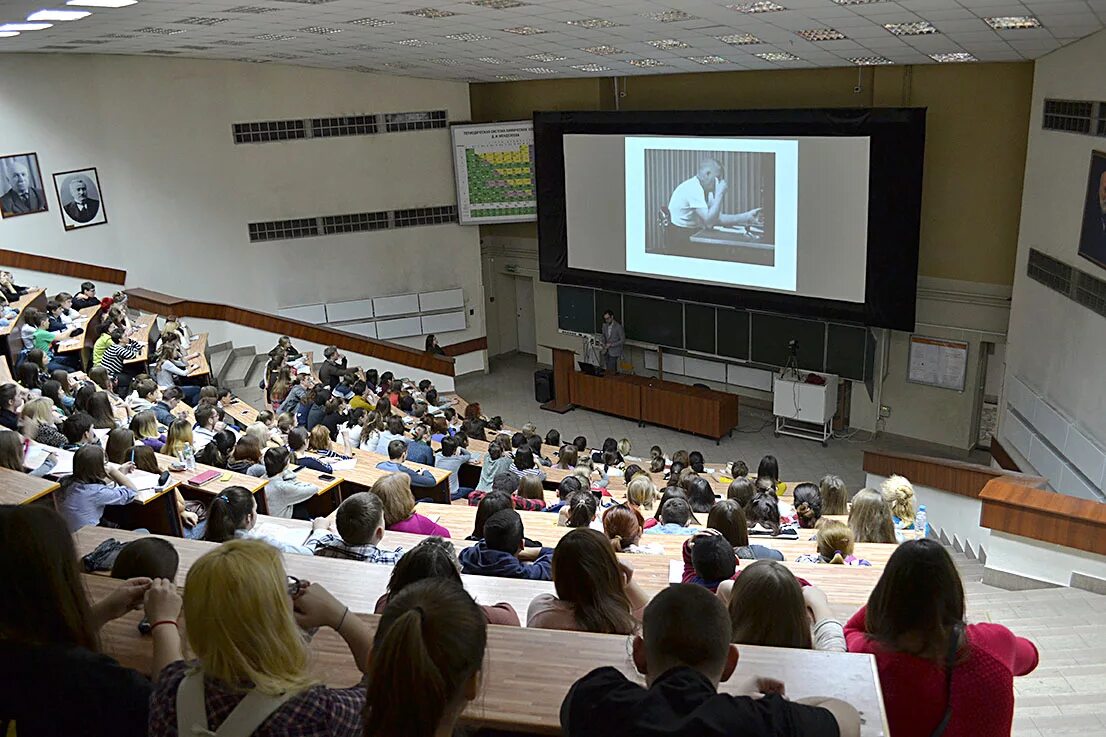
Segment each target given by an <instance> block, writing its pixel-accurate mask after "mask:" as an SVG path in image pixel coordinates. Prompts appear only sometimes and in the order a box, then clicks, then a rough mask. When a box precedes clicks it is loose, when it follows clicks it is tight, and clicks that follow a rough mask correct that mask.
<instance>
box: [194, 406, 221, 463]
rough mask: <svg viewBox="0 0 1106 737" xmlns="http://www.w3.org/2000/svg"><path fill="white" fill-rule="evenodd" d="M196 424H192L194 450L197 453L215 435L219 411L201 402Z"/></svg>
mask: <svg viewBox="0 0 1106 737" xmlns="http://www.w3.org/2000/svg"><path fill="white" fill-rule="evenodd" d="M195 414H196V424H195V425H193V426H192V437H193V450H195V451H196V452H197V453H198V452H200V451H201V450H203V448H204V446H205V445H207V444H208V443H210V442H211V441H212V439H213V438H214V437H215V430H216V428H215V425H216V423H218V422H219V412H218V411H217V410H216V409H215V407H214V406H212V405H210V404H203V403H201V404H200V406H199V407H198V408H197V409H196V413H195Z"/></svg>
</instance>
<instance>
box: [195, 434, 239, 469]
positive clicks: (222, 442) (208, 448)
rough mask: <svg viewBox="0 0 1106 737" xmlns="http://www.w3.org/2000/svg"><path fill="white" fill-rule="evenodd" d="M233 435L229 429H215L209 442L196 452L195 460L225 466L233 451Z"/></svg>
mask: <svg viewBox="0 0 1106 737" xmlns="http://www.w3.org/2000/svg"><path fill="white" fill-rule="evenodd" d="M234 444H235V437H234V433H233V432H231V431H230V430H216V431H215V435H214V436H213V437H212V439H211V442H210V443H208V444H207V445H205V446H204V447H203V448H201V449H200V451H199V452H198V453H196V462H197V463H202V464H204V465H205V466H213V467H215V468H226V467H227V464H228V462H229V461H230V454H231V453H232V452H233V451H234Z"/></svg>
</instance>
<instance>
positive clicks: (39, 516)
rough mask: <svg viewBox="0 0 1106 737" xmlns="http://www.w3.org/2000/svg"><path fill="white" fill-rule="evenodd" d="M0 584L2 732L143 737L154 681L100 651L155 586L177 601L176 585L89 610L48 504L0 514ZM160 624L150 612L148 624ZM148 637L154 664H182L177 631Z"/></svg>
mask: <svg viewBox="0 0 1106 737" xmlns="http://www.w3.org/2000/svg"><path fill="white" fill-rule="evenodd" d="M0 577H2V578H3V580H4V581H6V582H7V586H6V590H5V592H4V606H2V607H0V633H3V634H2V635H0V662H3V664H4V687H3V688H2V689H0V724H3V725H4V726H5V727H7V726H8V723H9V722H10V723H13V724H14V725H18V726H17V728H18V730H19V734H21V735H23V734H27V735H45V736H47V737H67V736H68V735H82V737H109V736H110V737H144V736H145V735H146V733H147V717H148V710H149V698H150V691H151V686H150V682H149V681H148V680H147V679H146V677H145V676H143V675H141V674H139V673H138V672H136V671H133V670H131V669H130V668H124V667H123V666H121V665H119V663H117V662H116V661H115V660H114V659H112V658H110V657H108V656H107V655H104V654H103V653H102V652H101V650H100V634H99V630H100V628H101V627H103V626H104V625H105V624H107V623H108V622H110V621H111V620H113V619H116V618H118V617H121V616H123V615H125V614H127V613H128V612H130V611H131V610H133V609H137V608H140V607H141V606H142V602H143V597H144V596H145V595H146V593H147V591H148V590H149V589H150V588H151V587H152V586H154V585H157V586H158V587H159V588H160V589H163V592H164V593H165V594H166V595H167V596H168V595H169V591H172V594H171V596H175V595H176V593H175V589H174V588H173V587H172V584H171V582H167V581H160V582H156V583H155V582H153V581H151V580H150V579H148V578H135V579H130V580H128V581H126V582H124V583H122V584H120V585H119V586H118V587H116V588H114V589H113V590H112V593H110V594H108V595H107V596H106V597H104V598H102V599H100V600H99V601H96V602H90V601H89V600H88V597H87V595H86V593H85V585H84V582H83V581H82V580H81V573H80V567H79V563H78V561H77V551H76V547H75V546H74V543H73V537H72V536H71V535H70V534H69V530H68V529H67V528H66V524H65V521H64V520H63V519H62V518H61V517H60V516H59V515H58V514H57V513H56V512H54V511H53V510H52V509H50V508H49V507H46V506H43V505H41V504H26V505H21V506H9V505H4V506H0ZM177 602H178V606H179V597H178V598H177ZM170 611H171V608H170ZM161 616H162V614H161V612H160V611H159V610H154V609H151V608H149V607H148V608H147V618H148V620H149V621H150V622H151V623H153V622H158V621H160V620H161ZM170 618H172V616H171V617H170ZM151 635H152V637H151V640H152V643H153V655H154V658H153V659H154V663H155V664H158V663H164V662H167V661H169V660H172V659H175V658H179V657H180V640H179V638H177V635H176V628H175V627H171V626H168V625H164V626H157V627H155V628H154V629H153V631H152V633H151ZM5 731H7V730H5ZM11 734H14V732H11Z"/></svg>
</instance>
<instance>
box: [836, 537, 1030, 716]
mask: <svg viewBox="0 0 1106 737" xmlns="http://www.w3.org/2000/svg"><path fill="white" fill-rule="evenodd" d="M845 641H846V643H847V644H848V647H849V652H854V653H872V654H874V655H875V657H876V667H877V668H878V670H879V680H880V685H881V688H882V690H883V700H884V703H886V705H887V722H888V725H889V726H890V728H891V734H893V735H895V737H931V735H935V734H937V733H938V732H937V730H938V728H939V727H940V726H941V725H942V723H943V722H944V720H946V719H947V724H945V725H944V729H943V731H942V732H941V736H942V737H1000V735H1002V736H1003V737H1008V735H1009V734H1010V729H1011V725H1012V722H1013V717H1014V676H1023V675H1025V674H1027V673H1030V672H1031V671H1032V670H1033V669H1034V668H1036V667H1037V648H1036V647H1035V646H1034V645H1033V643H1032V642H1030V641H1029V640H1026V639H1024V638H1022V637H1016V636H1015V635H1014V634H1013V633H1012V632H1011V631H1010V630H1008V629H1006V628H1005V627H1003V626H1002V625H1000V624H990V623H984V624H965V623H964V587H963V585H962V584H961V582H960V575H959V574H958V573H957V571H956V566H955V565H954V564H953V562H952V558H950V557H949V554H948V553H947V552H946V551H945V549H944V548H943V547H941V545H940V544H939V543H937V542H935V541H933V540H925V539H923V540H915V541H912V542H907V543H903V544H902V545H900V546H899V548H898V549H897V550H896V551H895V552H894V554H893V555H892V556H891V559H890V560H888V561H887V567H886V568H884V570H883V575H882V576H881V577H880V579H879V583H877V584H876V587H875V588H874V589H873V590H872V594H871V596H869V597H868V605H867V606H866V607H863V608H861V610H860V611H858V612H857V613H856V614H854V615H853V617H852V619H850V620H849V623H848V624H846V625H845ZM950 654H951V655H952V658H951V660H952V672H951V679H950V678H949V670H948V667H947V664H948V662H949V660H950V658H949V656H950Z"/></svg>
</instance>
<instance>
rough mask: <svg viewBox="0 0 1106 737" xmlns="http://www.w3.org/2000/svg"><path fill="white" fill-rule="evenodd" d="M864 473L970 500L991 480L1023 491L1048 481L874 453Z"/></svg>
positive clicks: (869, 453)
mask: <svg viewBox="0 0 1106 737" xmlns="http://www.w3.org/2000/svg"><path fill="white" fill-rule="evenodd" d="M864 470H865V471H866V472H867V473H872V474H876V475H877V476H890V475H891V474H895V473H897V474H899V475H900V476H905V477H906V478H908V479H910V481H911V483H914V484H917V485H920V486H929V487H931V488H934V489H941V490H942V491H948V492H951V493H953V494H959V495H961V496H966V497H971V498H973V499H975V498H977V497H978V496H979V494H980V492H981V491H983V488H984V487H985V486H986V485H987V483H988V482H989V481H991V479H994V478H999V477H1002V478H1006V479H1009V480H1011V481H1014V482H1016V483H1019V484H1021V485H1023V486H1026V487H1041V486H1044V485H1045V484H1047V483H1048V479H1046V478H1043V477H1041V476H1029V475H1027V474H1023V473H1018V472H1016V471H1007V470H1004V469H1001V468H992V467H991V466H983V465H980V464H978V463H968V462H967V461H955V460H951V459H946V458H933V457H931V456H923V455H916V454H914V453H894V452H890V451H877V450H866V451H864Z"/></svg>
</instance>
